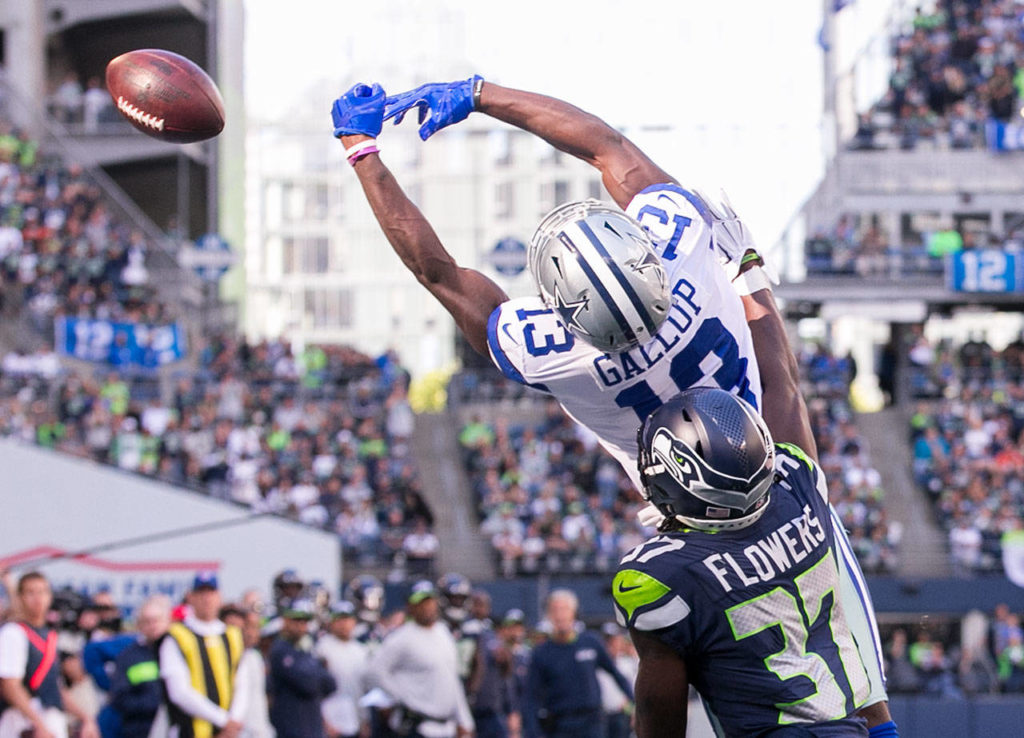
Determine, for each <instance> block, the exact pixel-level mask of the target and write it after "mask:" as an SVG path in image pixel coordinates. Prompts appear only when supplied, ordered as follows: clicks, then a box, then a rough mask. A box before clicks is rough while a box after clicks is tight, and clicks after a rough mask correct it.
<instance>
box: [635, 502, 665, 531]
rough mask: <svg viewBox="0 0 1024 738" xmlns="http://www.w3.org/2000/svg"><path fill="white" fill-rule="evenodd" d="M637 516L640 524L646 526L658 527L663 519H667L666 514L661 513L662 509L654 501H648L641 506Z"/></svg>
mask: <svg viewBox="0 0 1024 738" xmlns="http://www.w3.org/2000/svg"><path fill="white" fill-rule="evenodd" d="M636 518H637V520H639V521H640V525H642V526H644V527H645V528H656V527H657V526H659V525H661V521H663V520H665V516H664V515H662V514H661V510H659V509H658V506H657V505H655V504H654V503H653V502H648V503H647V504H646V505H644V506H643V507H642V508H640V511H639V512H637V514H636Z"/></svg>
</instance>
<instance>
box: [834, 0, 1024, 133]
mask: <svg viewBox="0 0 1024 738" xmlns="http://www.w3.org/2000/svg"><path fill="white" fill-rule="evenodd" d="M892 52H893V53H892V58H893V60H894V69H893V72H892V74H891V76H890V78H889V86H888V90H887V91H886V93H885V95H884V96H883V97H882V99H881V100H879V101H878V102H877V103H875V105H873V106H872V107H871V109H870V110H868V111H867V112H865V113H862V114H861V115H860V117H859V119H858V127H857V132H856V134H855V135H854V138H853V140H852V141H851V143H850V147H851V148H853V149H876V148H897V147H899V148H901V149H914V148H918V147H924V146H926V147H929V148H943V149H946V148H948V149H976V148H982V147H984V146H986V126H987V125H988V124H989V122H990V121H998V122H1000V123H1009V122H1011V121H1014V122H1016V123H1022V122H1024V119H1021V117H1020V115H1019V110H1020V105H1019V101H1021V100H1024V8H1022V7H1021V5H1020V3H1019V2H1015V0H977V1H976V2H967V1H966V0H942V1H941V2H938V3H936V4H935V6H934V9H933V10H932V11H930V12H929V11H925V10H922V9H921V8H920V7H919V8H918V9H917V13H916V15H915V17H914V19H913V23H912V27H911V28H910V29H908V30H907V31H906V32H903V33H900V34H899V35H897V36H896V38H894V39H893V49H892Z"/></svg>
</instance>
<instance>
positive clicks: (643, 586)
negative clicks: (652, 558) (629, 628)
mask: <svg viewBox="0 0 1024 738" xmlns="http://www.w3.org/2000/svg"><path fill="white" fill-rule="evenodd" d="M668 592H669V588H668V587H667V586H666V585H664V584H662V583H661V582H659V581H658V580H657V579H655V578H654V577H652V576H651V575H650V574H645V573H644V572H642V571H637V570H636V569H623V570H622V571H620V572H619V573H618V574H616V575H615V579H613V580H612V594H613V595H614V597H615V602H616V603H617V604H618V605H619V607H621V608H622V609H623V611H624V612H625V613H626V617H627V619H628V620H632V619H633V613H634V612H636V609H637V608H638V607H642V606H643V605H653V604H654V603H655V602H657V601H658V600H660V599H661V598H662V597H663V596H664V595H665V594H666V593H668Z"/></svg>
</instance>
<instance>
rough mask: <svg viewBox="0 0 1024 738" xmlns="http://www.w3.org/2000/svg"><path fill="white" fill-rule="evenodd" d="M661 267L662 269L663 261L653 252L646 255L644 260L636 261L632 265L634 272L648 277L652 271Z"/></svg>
mask: <svg viewBox="0 0 1024 738" xmlns="http://www.w3.org/2000/svg"><path fill="white" fill-rule="evenodd" d="M659 267H661V260H660V259H658V255H657V254H655V253H653V252H651V251H648V252H647V253H646V254H644V258H642V259H639V260H637V261H634V262H633V263H632V264H631V265H630V268H631V269H632V270H633V271H634V272H639V273H640V274H644V275H646V274H647V272H649V271H650V270H651V269H658V268H659Z"/></svg>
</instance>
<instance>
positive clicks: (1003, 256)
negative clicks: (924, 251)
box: [946, 249, 1024, 292]
mask: <svg viewBox="0 0 1024 738" xmlns="http://www.w3.org/2000/svg"><path fill="white" fill-rule="evenodd" d="M946 282H947V284H948V285H949V288H950V289H951V290H954V291H955V292H1024V254H1020V253H1017V252H1015V251H1000V250H998V249H968V250H966V251H957V252H956V253H952V254H949V255H948V256H947V257H946Z"/></svg>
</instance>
